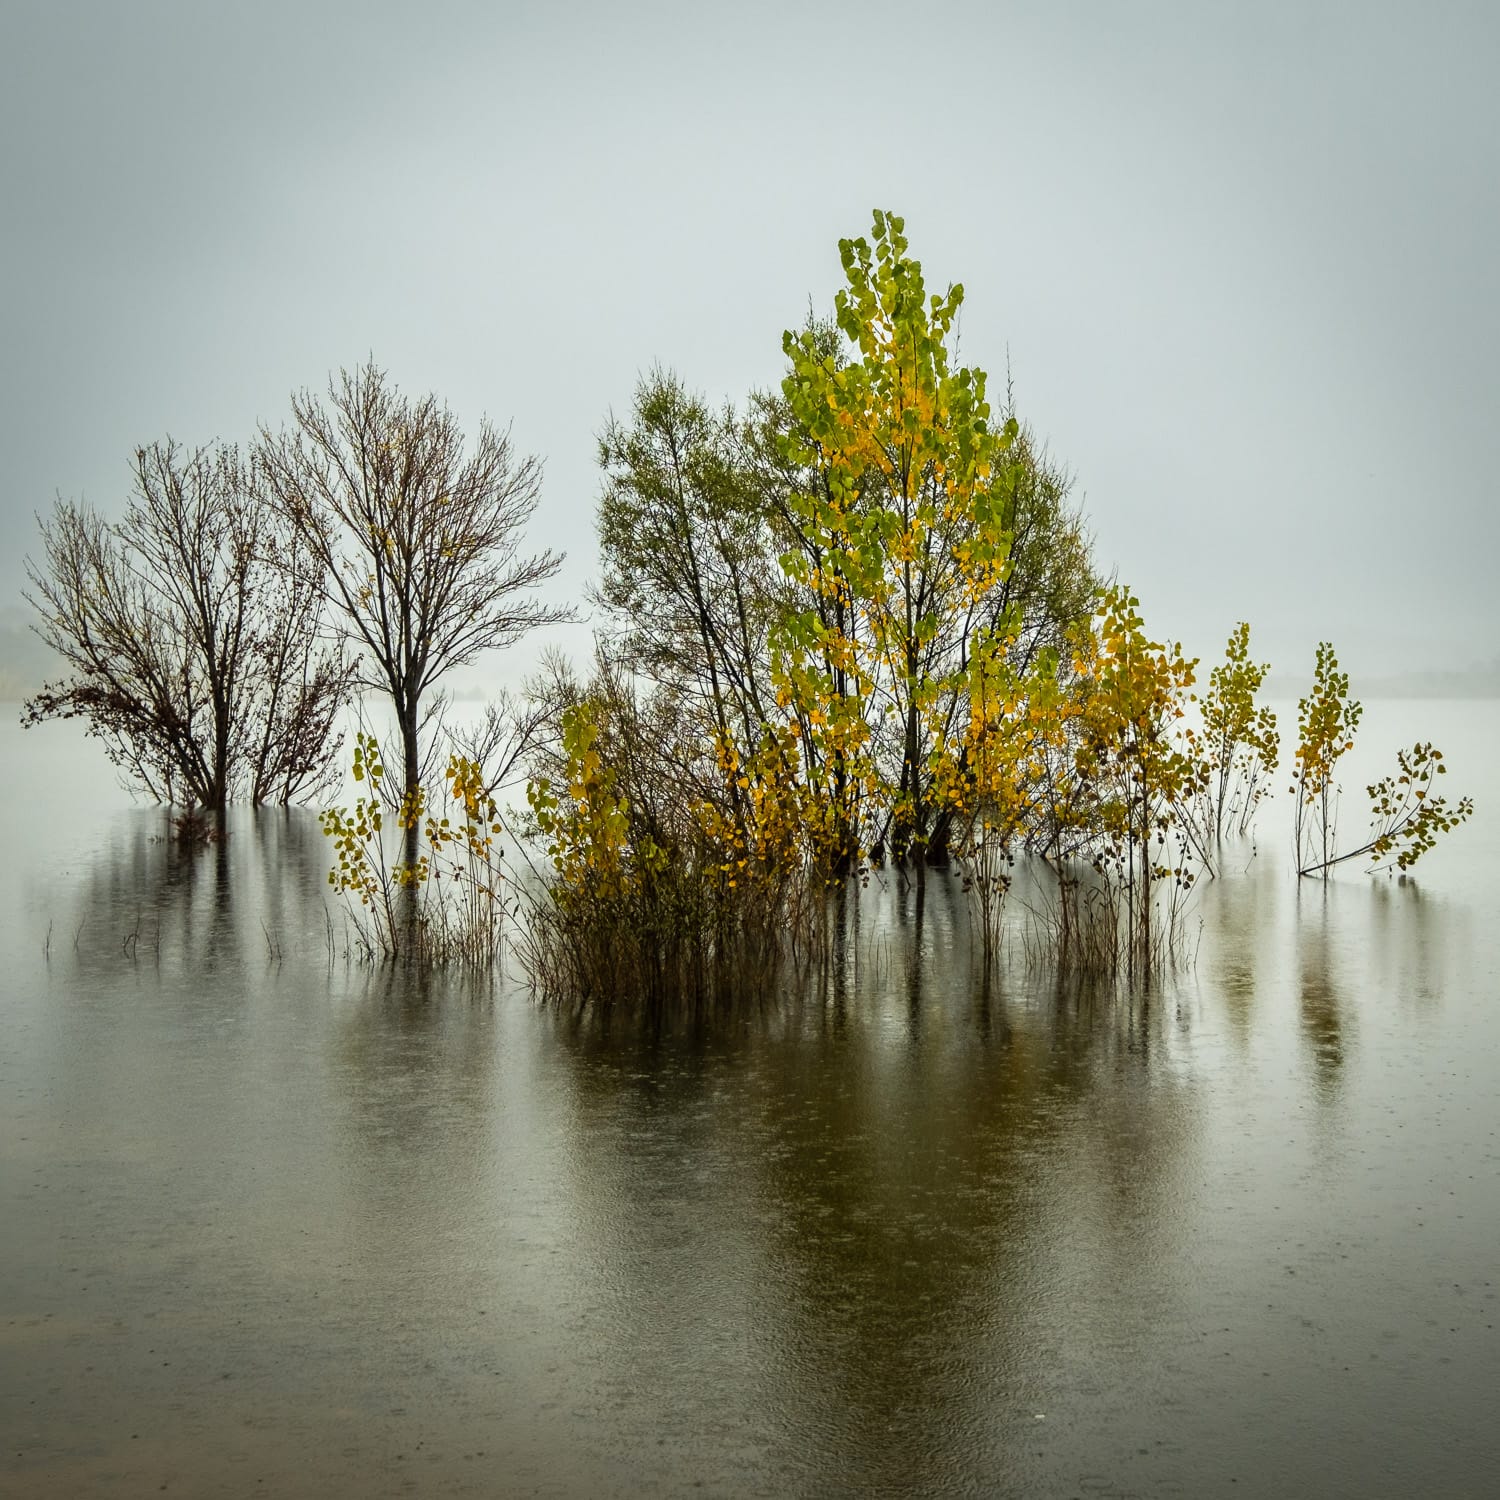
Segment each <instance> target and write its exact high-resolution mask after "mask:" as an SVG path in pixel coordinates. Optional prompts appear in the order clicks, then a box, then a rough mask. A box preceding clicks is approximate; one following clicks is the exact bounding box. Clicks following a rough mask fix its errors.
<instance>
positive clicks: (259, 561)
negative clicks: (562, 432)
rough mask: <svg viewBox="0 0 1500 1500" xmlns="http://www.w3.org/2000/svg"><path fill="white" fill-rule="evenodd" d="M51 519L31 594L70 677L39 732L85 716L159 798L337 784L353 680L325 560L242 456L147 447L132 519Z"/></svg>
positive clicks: (281, 793) (202, 799) (34, 713)
mask: <svg viewBox="0 0 1500 1500" xmlns="http://www.w3.org/2000/svg"><path fill="white" fill-rule="evenodd" d="M40 525H41V530H42V543H43V549H44V552H45V562H44V563H43V564H42V565H40V566H37V565H33V564H31V563H29V562H28V564H27V572H28V575H29V577H30V579H31V584H32V589H31V591H29V592H28V594H27V598H28V600H29V601H30V602H31V603H32V604H33V605H34V606H35V607H36V609H37V610H38V612H39V614H40V616H41V621H40V624H39V625H38V626H37V627H36V629H37V633H38V634H39V635H40V636H41V637H42V639H43V640H45V641H46V642H47V643H48V644H49V645H50V646H52V648H53V649H54V650H56V651H57V652H58V653H59V654H60V655H61V656H62V657H63V658H64V659H65V660H66V661H67V662H68V663H69V665H70V666H71V667H72V668H73V675H72V676H71V677H70V678H68V679H66V680H64V681H61V682H56V683H50V684H48V685H47V686H45V687H44V688H43V689H42V691H41V692H39V693H38V694H37V695H36V696H35V697H34V698H32V699H31V700H30V701H29V702H28V703H27V705H26V709H25V715H24V718H25V722H26V723H28V724H35V723H38V722H40V721H42V720H44V719H49V718H77V717H81V718H85V719H87V720H88V721H89V727H90V732H91V733H93V734H95V735H97V736H99V737H100V738H101V739H102V740H103V741H104V743H105V746H106V748H107V750H108V752H109V755H110V757H111V759H112V760H114V761H115V763H116V764H117V765H119V766H120V767H122V768H123V769H124V770H125V771H126V773H127V774H128V775H129V777H130V778H131V779H132V780H133V781H134V782H136V783H137V784H138V785H139V786H141V787H142V788H143V789H144V790H145V791H146V792H148V793H149V794H150V795H151V796H153V797H155V798H156V799H157V800H159V801H165V802H186V803H188V804H198V805H201V806H203V807H206V808H210V809H213V810H215V811H222V810H223V809H224V807H225V806H226V804H227V803H228V802H229V801H231V800H233V799H235V798H238V797H248V799H249V800H250V801H252V802H255V803H261V802H265V801H273V800H274V801H282V802H287V801H291V800H292V799H293V798H295V797H297V796H301V795H310V794H312V793H314V792H316V791H317V790H318V789H319V788H320V787H321V786H322V785H323V784H324V783H325V782H326V781H327V780H328V779H329V777H330V776H331V775H332V771H333V758H334V755H335V754H336V752H337V750H338V741H337V738H336V737H335V736H334V733H333V731H334V725H335V721H336V718H337V715H338V711H339V709H340V707H341V706H342V704H343V702H344V700H345V697H346V695H347V692H348V689H349V682H350V674H349V671H348V669H347V667H346V665H345V663H344V661H343V659H342V656H341V654H340V653H339V652H338V651H337V650H331V649H328V648H327V647H326V646H324V645H322V644H320V642H319V633H320V624H321V592H320V590H319V588H318V586H317V583H316V569H315V567H314V565H313V563H312V560H311V559H310V558H309V556H308V554H307V552H306V550H305V549H304V548H303V547H302V546H301V545H300V543H299V542H298V540H297V538H296V537H295V536H294V535H292V534H291V533H289V532H287V531H285V530H284V529H283V528H281V527H279V526H278V524H277V522H276V519H275V517H274V515H273V513H272V512H270V511H269V510H268V508H267V505H266V502H265V495H264V493H263V490H262V486H261V482H260V476H259V475H258V473H257V472H256V470H255V468H254V466H253V464H246V463H245V462H244V461H243V460H242V458H241V456H240V454H239V453H238V451H237V450H236V449H234V448H232V447H218V448H200V449H197V450H195V451H193V452H191V453H189V452H185V451H184V450H183V449H181V448H179V447H178V446H177V445H176V444H175V443H173V442H171V441H170V440H168V441H166V442H163V443H154V444H152V445H151V446H150V447H148V448H141V449H139V450H137V453H136V460H135V495H134V498H133V499H132V501H131V503H130V506H129V508H128V510H127V511H126V514H125V517H124V519H123V520H122V521H120V522H118V523H111V522H108V521H105V520H104V519H103V518H102V517H100V516H99V515H97V514H96V513H94V512H93V511H90V510H88V509H87V508H85V507H82V506H78V505H74V504H71V503H69V502H66V501H60V502H59V503H58V505H57V506H56V508H55V510H54V512H53V515H52V518H51V519H50V520H49V521H44V522H41V523H40Z"/></svg>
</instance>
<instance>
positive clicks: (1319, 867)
mask: <svg viewBox="0 0 1500 1500" xmlns="http://www.w3.org/2000/svg"><path fill="white" fill-rule="evenodd" d="M1363 713H1364V708H1363V706H1362V705H1361V704H1360V703H1359V702H1358V701H1357V700H1355V699H1353V698H1351V697H1350V696H1349V674H1348V673H1347V672H1341V671H1339V662H1338V657H1337V656H1336V655H1335V654H1334V650H1333V645H1332V643H1331V642H1330V641H1319V642H1318V653H1317V658H1316V661H1315V664H1314V667H1313V685H1312V688H1311V690H1310V691H1309V692H1308V693H1307V694H1306V696H1305V697H1302V698H1299V699H1298V700H1297V753H1296V759H1295V763H1294V768H1293V771H1292V794H1293V796H1295V797H1296V799H1297V801H1296V806H1295V809H1294V813H1293V830H1292V837H1293V842H1294V843H1295V844H1296V849H1297V872H1298V874H1300V875H1311V874H1314V873H1317V872H1319V871H1321V872H1323V875H1324V878H1325V879H1326V878H1327V871H1328V867H1329V866H1330V865H1331V864H1332V863H1333V862H1334V860H1333V852H1334V844H1335V842H1336V841H1337V834H1338V794H1339V788H1338V786H1337V785H1336V784H1335V782H1334V773H1335V770H1336V768H1337V766H1338V762H1339V759H1340V758H1341V757H1342V756H1343V755H1344V754H1345V753H1346V752H1347V751H1349V750H1351V749H1352V748H1353V747H1354V731H1355V730H1356V729H1357V728H1358V727H1359V720H1360V716H1361V715H1362V714H1363Z"/></svg>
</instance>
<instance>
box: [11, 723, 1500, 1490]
mask: <svg viewBox="0 0 1500 1500" xmlns="http://www.w3.org/2000/svg"><path fill="white" fill-rule="evenodd" d="M1408 720H1410V721H1411V722H1412V724H1413V726H1414V727H1412V728H1411V729H1410V731H1408V729H1407V727H1406V726H1407V722H1408ZM1497 729H1500V715H1497V712H1496V706H1495V705H1491V704H1461V705H1447V704H1421V705H1380V704H1371V705H1369V706H1368V707H1367V713H1366V720H1365V724H1364V725H1363V726H1362V729H1361V742H1362V743H1361V752H1360V753H1362V754H1365V755H1366V756H1367V758H1368V759H1369V760H1370V762H1371V763H1372V765H1373V763H1374V762H1377V761H1379V760H1380V758H1381V757H1382V756H1383V754H1384V752H1385V749H1386V748H1387V745H1388V744H1393V743H1395V742H1396V741H1397V740H1398V739H1400V738H1401V737H1403V736H1404V737H1405V738H1408V739H1409V738H1411V737H1413V735H1414V734H1416V733H1418V732H1420V733H1423V734H1424V735H1430V736H1431V737H1433V738H1435V739H1438V740H1439V741H1440V743H1442V744H1443V746H1444V748H1445V749H1446V750H1447V752H1448V756H1449V760H1450V762H1452V763H1453V765H1454V775H1453V776H1451V777H1450V778H1449V780H1450V781H1453V782H1454V783H1455V784H1456V785H1457V784H1458V783H1460V782H1462V783H1463V787H1462V788H1461V789H1468V790H1472V791H1474V793H1475V794H1476V796H1477V797H1478V798H1479V799H1480V800H1481V808H1480V814H1479V820H1478V821H1477V822H1476V824H1474V825H1471V826H1470V827H1468V828H1466V829H1464V830H1461V832H1460V833H1459V834H1458V835H1456V836H1455V837H1454V838H1453V840H1452V841H1451V843H1450V845H1449V846H1448V847H1447V848H1440V849H1439V850H1438V851H1437V852H1436V853H1435V854H1433V855H1431V856H1429V863H1427V864H1424V866H1423V867H1422V868H1421V870H1420V872H1419V873H1420V874H1421V877H1422V878H1421V879H1420V880H1419V881H1417V882H1415V883H1413V882H1408V883H1406V884H1398V883H1396V882H1394V881H1389V880H1384V879H1382V880H1378V881H1371V880H1369V879H1367V878H1364V877H1362V876H1360V875H1358V874H1357V873H1355V874H1350V875H1341V876H1340V877H1339V878H1337V879H1335V880H1333V881H1331V882H1329V883H1328V885H1327V886H1326V888H1325V887H1323V886H1321V885H1312V884H1310V883H1307V882H1303V883H1301V884H1300V885H1299V884H1298V882H1297V881H1296V880H1295V879H1294V878H1293V877H1292V876H1291V874H1290V873H1289V870H1288V867H1287V861H1286V859H1285V857H1284V855H1285V844H1286V840H1287V835H1286V828H1285V824H1286V821H1287V809H1286V807H1285V806H1284V804H1283V805H1282V806H1276V805H1272V806H1271V807H1269V808H1267V809H1266V810H1265V811H1264V812H1263V814H1262V817H1261V820H1260V834H1259V839H1258V843H1257V845H1256V846H1255V850H1254V852H1253V853H1252V848H1251V846H1250V845H1247V846H1246V847H1245V848H1244V849H1243V850H1242V851H1241V857H1239V858H1237V859H1236V861H1235V862H1234V868H1233V869H1231V870H1228V871H1226V873H1225V875H1224V877H1223V878H1221V879H1220V880H1218V881H1216V882H1214V883H1212V884H1210V885H1208V886H1207V887H1205V888H1204V889H1203V891H1202V892H1201V893H1200V895H1199V897H1198V900H1197V904H1196V907H1195V910H1194V915H1193V917H1192V921H1191V936H1192V943H1193V947H1194V949H1195V952H1196V962H1195V963H1194V964H1193V965H1192V966H1191V967H1190V968H1188V969H1187V970H1186V971H1185V972H1183V973H1182V974H1181V975H1179V976H1178V977H1177V978H1176V979H1175V980H1173V981H1172V982H1170V983H1168V984H1166V985H1164V986H1161V987H1159V988H1158V989H1157V990H1156V991H1155V992H1154V993H1150V994H1142V993H1135V994H1131V993H1122V994H1120V995H1103V994H1097V993H1095V994H1090V993H1088V992H1083V991H1079V990H1077V989H1070V988H1067V987H1064V988H1061V989H1059V987H1058V986H1057V985H1056V984H1055V983H1053V982H1052V981H1050V980H1048V979H1047V978H1046V977H1045V976H1043V975H1041V974H1037V973H1033V972H1028V971H1027V969H1026V967H1025V966H1024V964H1019V963H1018V964H1015V965H1012V966H1011V967H1009V968H1007V969H1006V970H1005V971H1004V972H1003V973H1002V974H1001V975H1000V977H999V979H998V980H997V981H996V982H995V983H994V984H993V985H991V986H989V987H988V988H986V987H984V986H982V985H981V984H979V983H978V982H977V979H976V976H975V973H974V971H973V969H972V966H971V963H970V959H969V949H970V943H969V934H968V925H967V918H966V914H965V909H964V905H963V897H962V894H961V892H959V891H958V890H957V889H956V888H955V887H954V886H953V885H952V884H951V883H949V882H947V881H945V880H943V879H936V880H934V881H933V882H932V883H931V884H930V885H929V887H928V889H927V891H926V895H925V898H924V900H923V901H922V902H921V904H920V908H919V906H918V903H917V900H916V896H915V893H913V892H911V891H907V890H903V889H902V888H901V887H900V885H899V883H897V882H894V881H886V882H884V883H882V882H876V883H875V884H874V885H872V887H871V889H870V890H869V891H868V892H866V894H865V895H864V897H863V898H862V899H861V900H860V901H859V902H858V903H857V904H856V907H855V911H854V914H853V915H852V916H851V917H850V919H849V925H848V928H847V932H846V941H845V943H844V945H843V947H842V949H841V961H840V965H839V968H838V971H837V973H836V974H835V975H834V976H833V978H832V980H831V981H830V983H829V984H828V985H827V986H826V987H825V988H824V989H823V990H822V991H821V992H819V993H818V994H817V995H815V996H812V997H809V998H806V999H803V1000H801V1001H800V1002H797V1003H792V1002H786V1001H783V1002H780V1003H772V1000H771V997H768V1001H767V1004H766V1005H765V1006H764V1007H762V1008H759V1009H756V1010H753V1011H750V1012H747V1013H745V1014H741V1015H737V1016H735V1017H733V1018H732V1019H728V1020H723V1021H720V1022H719V1023H716V1024H715V1025H713V1026H711V1027H709V1026H693V1025H689V1024H681V1025H674V1026H668V1027H662V1028H651V1027H645V1026H639V1025H632V1024H629V1023H628V1021H627V1020H626V1019H625V1018H623V1017H617V1018H615V1020H614V1022H613V1023H612V1024H611V1025H610V1026H609V1027H607V1028H604V1027H600V1026H597V1025H578V1024H576V1023H574V1022H573V1021H571V1020H570V1019H569V1018H567V1017H565V1016H560V1015H558V1014H556V1013H555V1012H552V1011H549V1010H546V1009H542V1008H539V1007H538V1006H536V1005H535V1004H534V1003H533V1002H532V1001H531V999H530V998H529V997H528V996H527V995H526V994H525V992H524V990H523V989H521V988H520V987H518V986H509V987H502V988H500V989H498V990H492V989H491V988H490V987H489V986H488V985H479V984H475V983H472V982H465V981H463V980H460V979H447V980H445V979H429V980H427V981H419V980H415V979H413V978H411V977H409V976H406V975H400V974H391V973H390V972H388V971H382V970H370V969H367V968H362V967H360V966H359V965H357V964H351V963H348V962H347V961H346V960H345V958H344V957H343V954H342V947H343V939H342V936H341V930H340V928H339V925H338V922H337V919H336V918H335V923H334V926H333V929H332V935H331V936H330V927H329V922H328V917H327V915H326V912H327V907H326V903H325V892H326V891H327V886H326V884H325V875H326V868H327V860H328V852H327V849H326V847H325V841H324V840H323V839H322V836H321V834H320V833H319V832H318V829H317V826H316V822H315V819H314V818H313V817H312V815H311V814H310V813H307V812H293V813H291V814H282V813H262V814H260V815H258V816H252V815H249V814H245V815H242V816H239V817H237V818H236V820H235V823H234V827H233V832H232V836H231V837H230V839H229V840H228V842H227V843H226V844H224V845H222V846H220V847H218V848H214V849H209V850H206V851H201V852H198V853H195V854H189V853H183V852H182V851H180V850H178V849H177V848H176V847H175V846H174V845H172V844H171V842H170V841H163V840H162V839H161V838H160V834H161V831H162V820H161V817H160V815H159V814H158V813H156V812H155V811H153V810H151V809H133V808H131V807H129V806H128V804H127V802H126V799H125V798H124V797H123V796H122V794H121V793H119V791H118V790H117V789H116V788H115V787H114V785H113V783H112V780H111V776H110V773H109V771H108V768H107V767H105V766H104V765H103V763H102V761H101V759H100V757H99V756H98V753H97V750H96V749H95V748H94V747H93V746H91V745H89V744H87V743H85V742H83V741H82V740H81V738H80V737H79V736H77V735H74V734H71V733H70V732H69V730H68V728H67V726H51V727H49V728H48V729H46V730H44V731H37V732H32V733H31V734H28V735H25V736H23V735H22V734H21V732H20V731H19V730H18V729H15V728H13V727H11V726H9V725H6V726H0V755H3V758H4V767H5V772H6V778H5V779H6V783H7V785H8V787H9V788H10V790H11V801H10V804H9V806H8V808H7V810H6V813H5V819H6V824H5V826H6V828H7V831H8V845H9V849H10V853H11V857H10V858H9V859H8V860H7V861H6V869H5V874H4V876H3V877H0V878H3V881H4V883H3V885H0V898H3V900H0V934H3V939H4V946H3V952H4V954H5V961H6V974H5V978H4V980H3V981H0V994H3V1000H0V1020H3V1024H4V1031H3V1042H0V1438H3V1443H4V1447H3V1450H0V1491H3V1492H4V1493H15V1494H17V1495H28V1496H64V1495H66V1496H75V1495H76V1496H90V1495H98V1496H134V1495H143V1496H144V1495H148V1494H151V1495H155V1494H160V1493H162V1492H163V1491H164V1490H165V1491H166V1492H167V1493H173V1492H176V1493H179V1494H185V1495H192V1496H218V1495H224V1496H242V1495H254V1494H280V1495H291V1494H309V1495H311V1494H325V1495H350V1496H356V1495H358V1496H365V1495H369V1496H383V1495H404V1494H422V1495H447V1494H473V1495H491V1494H506V1495H509V1494H537V1495H559V1496H561V1495H591V1494H621V1495H636V1494H639V1495H654V1494H678V1493H681V1494H695V1495H696V1494H705V1493H706V1494H719V1495H754V1494H765V1495H787V1494H793V1495H828V1494H835V1495H837V1494H849V1495H855V1494H861V1495H863V1494H889V1495H905V1494H925V1493H932V1494H938V1493H957V1494H963V1493H976V1494H1017V1495H1059V1496H1064V1495H1141V1496H1146V1495H1171V1494H1181V1495H1188V1496H1206V1495H1235V1496H1246V1495H1266V1496H1273V1495H1275V1496H1279V1495H1286V1494H1293V1493H1303V1494H1317V1495H1327V1496H1337V1495H1349V1496H1361V1497H1367V1496H1382V1495H1389V1496H1407V1495H1412V1494H1430V1495H1445V1496H1464V1495H1474V1496H1480V1495H1488V1494H1490V1493H1492V1486H1493V1482H1494V1476H1495V1474H1496V1473H1500V1436H1497V1433H1496V1428H1495V1425H1494V1421H1493V1404H1494V1392H1495V1390H1496V1389H1497V1388H1500V1342H1497V1334H1496V1327H1495V1325H1496V1322H1497V1314H1500V1306H1497V1289H1500V1288H1497V1283H1500V1257H1497V1254H1496V1250H1495V1246H1496V1245H1497V1244H1500V1112H1497V1107H1496V1104H1495V1083H1496V1079H1497V1077H1500V1010H1497V1006H1496V1003H1495V1002H1496V999H1497V991H1500V983H1497V973H1500V966H1497V959H1500V938H1497V935H1496V923H1495V920H1494V912H1495V909H1496V897H1497V895H1500V887H1497V877H1496V874H1495V871H1496V869H1497V864H1496V856H1497V854H1500V848H1497V840H1496V837H1495V834H1494V831H1493V830H1494V828H1495V827H1496V823H1495V818H1494V814H1495V811H1496V810H1497V809H1500V787H1496V786H1494V785H1493V784H1492V782H1493V777H1492V773H1490V772H1488V771H1487V770H1486V769H1485V768H1486V767H1487V766H1488V764H1489V759H1488V754H1487V751H1488V747H1489V746H1490V745H1492V744H1493V743H1494V742H1495V733H1496V731H1497ZM1366 745H1368V746H1369V749H1368V750H1366V749H1365V746H1366ZM1379 769H1383V766H1375V767H1374V768H1373V769H1369V770H1368V771H1367V770H1366V769H1363V768H1361V767H1360V766H1356V767H1354V768H1353V774H1351V776H1350V777H1348V778H1346V784H1347V785H1349V786H1355V785H1357V783H1358V782H1359V781H1361V780H1363V779H1366V778H1367V775H1373V774H1377V773H1378V770H1379ZM1460 773H1462V774H1460ZM1487 776H1489V777H1491V781H1485V780H1484V779H1483V778H1484V777H1487ZM1346 819H1347V820H1348V824H1349V826H1350V827H1352V826H1354V824H1355V823H1357V821H1358V818H1357V808H1355V807H1351V808H1350V811H1349V812H1348V813H1346ZM1010 916H1011V919H1012V921H1013V923H1015V924H1016V930H1015V933H1014V934H1013V936H1014V937H1015V939H1016V941H1015V942H1014V944H1013V946H1014V947H1015V948H1016V949H1019V946H1020V943H1019V937H1020V933H1021V931H1022V930H1023V929H1024V925H1025V922H1026V915H1025V911H1024V903H1023V902H1022V901H1021V900H1020V899H1015V900H1013V901H1012V903H1011V907H1010ZM49 934H50V937H49Z"/></svg>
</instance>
